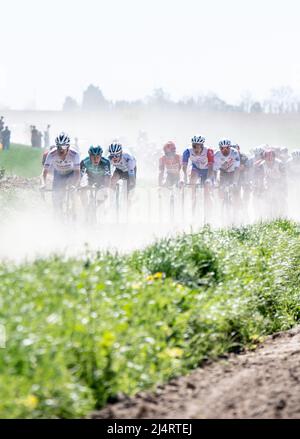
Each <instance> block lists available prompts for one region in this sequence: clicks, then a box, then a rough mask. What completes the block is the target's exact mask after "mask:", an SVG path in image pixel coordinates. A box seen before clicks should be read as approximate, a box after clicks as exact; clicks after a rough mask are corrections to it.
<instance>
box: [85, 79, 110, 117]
mask: <svg viewBox="0 0 300 439" xmlns="http://www.w3.org/2000/svg"><path fill="white" fill-rule="evenodd" d="M107 106H108V101H107V100H106V99H105V97H104V96H103V93H102V91H101V90H100V89H99V87H96V86H94V85H92V84H91V85H89V86H88V88H87V89H86V90H85V91H84V92H83V99H82V109H83V110H87V111H97V110H101V109H102V108H105V107H107Z"/></svg>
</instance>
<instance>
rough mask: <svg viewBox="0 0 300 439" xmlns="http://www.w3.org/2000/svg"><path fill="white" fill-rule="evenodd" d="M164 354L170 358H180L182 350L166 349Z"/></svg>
mask: <svg viewBox="0 0 300 439" xmlns="http://www.w3.org/2000/svg"><path fill="white" fill-rule="evenodd" d="M166 354H167V355H168V356H169V357H171V358H180V357H182V355H183V349H180V348H170V349H166Z"/></svg>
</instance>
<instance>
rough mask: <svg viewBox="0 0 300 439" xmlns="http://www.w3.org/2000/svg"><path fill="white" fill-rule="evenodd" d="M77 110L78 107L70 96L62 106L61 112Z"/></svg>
mask: <svg viewBox="0 0 300 439" xmlns="http://www.w3.org/2000/svg"><path fill="white" fill-rule="evenodd" d="M78 109H79V105H78V103H77V102H76V100H75V99H73V98H72V97H71V96H67V97H66V99H65V102H64V104H63V111H76V110H78Z"/></svg>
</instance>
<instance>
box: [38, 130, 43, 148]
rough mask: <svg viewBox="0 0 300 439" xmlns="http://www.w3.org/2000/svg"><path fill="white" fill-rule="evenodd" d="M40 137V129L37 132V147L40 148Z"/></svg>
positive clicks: (41, 135)
mask: <svg viewBox="0 0 300 439" xmlns="http://www.w3.org/2000/svg"><path fill="white" fill-rule="evenodd" d="M42 138H43V134H42V132H41V131H38V132H37V147H38V148H41V147H42Z"/></svg>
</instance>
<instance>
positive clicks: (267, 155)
mask: <svg viewBox="0 0 300 439" xmlns="http://www.w3.org/2000/svg"><path fill="white" fill-rule="evenodd" d="M264 159H265V161H266V162H272V161H274V160H275V151H274V150H273V149H269V150H267V151H265V152H264Z"/></svg>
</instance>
